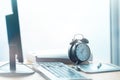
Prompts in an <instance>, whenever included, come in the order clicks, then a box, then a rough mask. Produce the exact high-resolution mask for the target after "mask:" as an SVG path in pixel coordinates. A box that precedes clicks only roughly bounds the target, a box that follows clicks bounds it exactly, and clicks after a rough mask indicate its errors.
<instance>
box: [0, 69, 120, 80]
mask: <svg viewBox="0 0 120 80" xmlns="http://www.w3.org/2000/svg"><path fill="white" fill-rule="evenodd" d="M80 73H81V74H83V75H84V76H86V77H88V78H90V79H92V80H120V71H118V72H107V73H96V74H86V73H84V72H80ZM0 80H45V79H44V78H43V77H42V76H41V75H40V74H39V73H37V72H35V73H34V74H31V75H28V76H16V77H15V76H13V77H5V76H0Z"/></svg>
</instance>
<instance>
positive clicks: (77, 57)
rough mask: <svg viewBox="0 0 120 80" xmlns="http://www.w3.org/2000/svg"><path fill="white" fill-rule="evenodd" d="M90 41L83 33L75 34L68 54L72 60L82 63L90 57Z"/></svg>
mask: <svg viewBox="0 0 120 80" xmlns="http://www.w3.org/2000/svg"><path fill="white" fill-rule="evenodd" d="M77 36H81V37H82V38H80V39H79V38H78V39H76V37H77ZM88 43H89V41H88V40H87V39H86V38H84V37H83V35H82V34H76V35H74V38H73V39H72V42H71V43H70V48H69V51H68V56H69V58H70V60H71V61H72V62H74V63H76V64H80V63H82V62H85V61H87V60H88V59H89V58H90V56H91V51H90V48H89V46H88V45H87V44H88Z"/></svg>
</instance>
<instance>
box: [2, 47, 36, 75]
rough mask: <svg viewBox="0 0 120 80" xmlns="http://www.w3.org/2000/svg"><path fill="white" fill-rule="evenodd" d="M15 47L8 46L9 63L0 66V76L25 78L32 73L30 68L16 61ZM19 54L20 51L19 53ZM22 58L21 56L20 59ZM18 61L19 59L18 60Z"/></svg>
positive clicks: (20, 61)
mask: <svg viewBox="0 0 120 80" xmlns="http://www.w3.org/2000/svg"><path fill="white" fill-rule="evenodd" d="M16 48H17V46H15V45H9V53H10V55H9V62H8V63H5V64H3V65H1V66H0V76H1V75H3V76H25V75H30V74H33V73H34V70H33V69H32V68H30V66H28V65H26V64H24V63H23V62H22V61H23V60H18V61H17V59H16V53H17V52H16V51H18V49H16ZM19 52H20V51H19ZM22 57H23V56H21V58H22ZM19 59H20V58H19Z"/></svg>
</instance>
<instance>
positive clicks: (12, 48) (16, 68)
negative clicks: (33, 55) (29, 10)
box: [0, 0, 34, 75]
mask: <svg viewBox="0 0 120 80" xmlns="http://www.w3.org/2000/svg"><path fill="white" fill-rule="evenodd" d="M11 3H12V11H13V14H10V15H7V16H6V25H7V35H8V45H9V64H8V63H7V64H4V65H2V66H0V74H7V75H8V74H10V75H11V74H17V75H18V74H20V75H22V74H23V75H25V74H32V73H34V71H33V70H32V69H30V68H29V67H28V66H26V65H25V64H23V62H24V60H23V54H22V44H21V36H20V26H19V17H18V8H17V0H11ZM16 58H17V59H16ZM16 60H18V61H16Z"/></svg>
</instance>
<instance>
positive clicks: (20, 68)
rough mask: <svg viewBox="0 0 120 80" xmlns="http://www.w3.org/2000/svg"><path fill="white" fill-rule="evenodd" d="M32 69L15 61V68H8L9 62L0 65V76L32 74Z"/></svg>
mask: <svg viewBox="0 0 120 80" xmlns="http://www.w3.org/2000/svg"><path fill="white" fill-rule="evenodd" d="M33 73H34V71H33V70H32V69H31V68H30V67H29V66H27V65H25V64H22V63H16V70H11V69H10V63H5V64H3V65H2V66H0V76H1V75H2V76H26V75H30V74H33Z"/></svg>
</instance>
